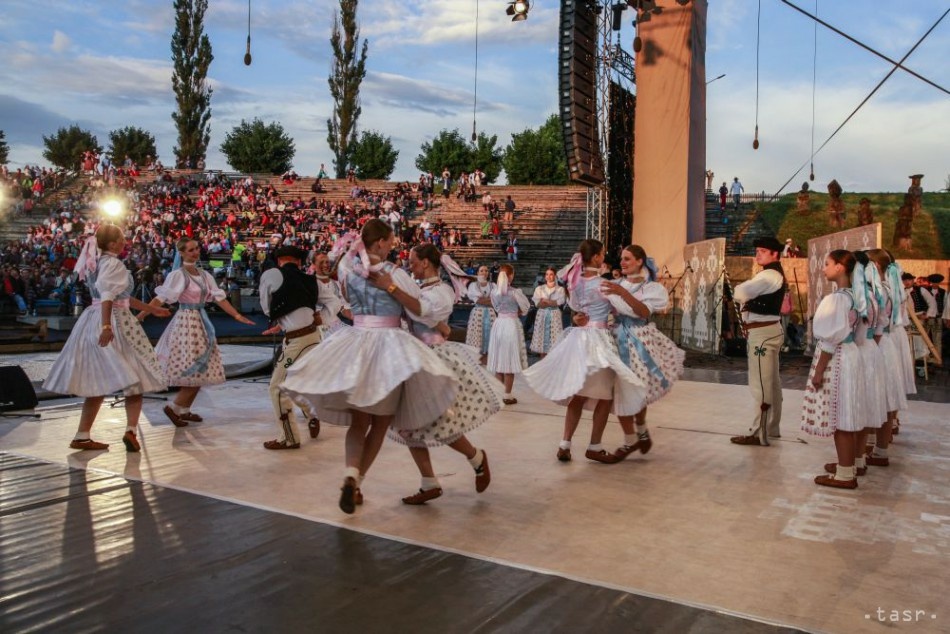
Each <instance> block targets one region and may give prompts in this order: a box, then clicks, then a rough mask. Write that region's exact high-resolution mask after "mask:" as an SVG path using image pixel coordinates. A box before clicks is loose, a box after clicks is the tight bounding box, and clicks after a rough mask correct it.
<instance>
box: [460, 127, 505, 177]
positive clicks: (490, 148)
mask: <svg viewBox="0 0 950 634" xmlns="http://www.w3.org/2000/svg"><path fill="white" fill-rule="evenodd" d="M501 166H502V150H501V148H499V147H498V135H497V134H493V135H491V136H488V135H486V134H485V133H484V132H479V133H478V140H477V141H476V142H475V147H473V148H472V149H471V156H470V158H469V163H468V169H467V170H466V171H467V172H468V173H469V174H471V173H472V172H474V171H475V169H476V168H478V169H480V170H481V171H483V172H484V173H485V176H484V177H483V178H482V185H488V184H490V183H494V182H495V181H496V180H498V175H499V174H500V173H501Z"/></svg>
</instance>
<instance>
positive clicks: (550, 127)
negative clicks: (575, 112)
mask: <svg viewBox="0 0 950 634" xmlns="http://www.w3.org/2000/svg"><path fill="white" fill-rule="evenodd" d="M502 162H503V164H504V166H505V174H507V176H508V183H509V184H511V185H565V184H567V181H568V173H567V160H566V159H565V157H564V144H563V141H562V139H561V119H560V117H558V115H556V114H552V115H551V116H550V117H548V120H547V121H545V122H544V124H543V125H542V126H541V127H540V128H538V129H537V130H532V129H530V128H529V129H527V130H525V131H524V132H521V133H517V134H512V135H511V143H509V144H508V147H506V148H505V158H504V160H503V161H502Z"/></svg>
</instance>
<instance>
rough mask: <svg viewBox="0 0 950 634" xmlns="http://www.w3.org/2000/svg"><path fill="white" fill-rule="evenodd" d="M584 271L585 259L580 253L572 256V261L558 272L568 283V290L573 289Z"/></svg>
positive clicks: (558, 275)
mask: <svg viewBox="0 0 950 634" xmlns="http://www.w3.org/2000/svg"><path fill="white" fill-rule="evenodd" d="M583 272H584V259H583V258H582V257H581V254H580V253H575V254H574V255H573V256H571V261H570V262H568V264H567V266H565V267H564V268H562V269H561V270H560V271H558V272H557V277H558V279H560V280H561V281H563V282H565V283H566V284H567V288H568V290H571V291H573V290H574V287H575V286H577V284H578V282H580V280H581V274H582V273H583Z"/></svg>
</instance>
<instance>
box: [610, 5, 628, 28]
mask: <svg viewBox="0 0 950 634" xmlns="http://www.w3.org/2000/svg"><path fill="white" fill-rule="evenodd" d="M610 9H611V11H613V19H612V20H611V24H610V28H611V29H612V30H614V31H619V30H620V26H621V20H622V19H623V12H624V11H626V10H627V3H626V2H618V3H616V4H613V5H611V7H610Z"/></svg>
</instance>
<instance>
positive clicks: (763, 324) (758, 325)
mask: <svg viewBox="0 0 950 634" xmlns="http://www.w3.org/2000/svg"><path fill="white" fill-rule="evenodd" d="M778 322H779V320H778V319H776V320H775V321H751V322H748V323H743V324H742V326H743V327H744V328H745V329H746V330H752V329H753V328H765V327H766V326H772V325H774V324H777V323H778Z"/></svg>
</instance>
